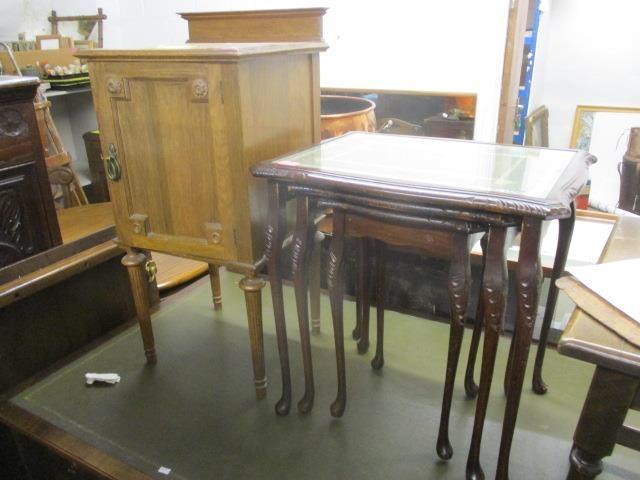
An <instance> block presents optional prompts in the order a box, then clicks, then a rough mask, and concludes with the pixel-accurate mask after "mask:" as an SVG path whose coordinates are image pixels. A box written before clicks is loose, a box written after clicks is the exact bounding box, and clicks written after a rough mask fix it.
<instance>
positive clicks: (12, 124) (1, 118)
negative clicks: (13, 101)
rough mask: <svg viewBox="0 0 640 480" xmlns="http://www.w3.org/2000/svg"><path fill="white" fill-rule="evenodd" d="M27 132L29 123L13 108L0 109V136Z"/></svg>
mask: <svg viewBox="0 0 640 480" xmlns="http://www.w3.org/2000/svg"><path fill="white" fill-rule="evenodd" d="M28 133H29V125H27V122H26V121H25V120H24V118H22V115H21V114H20V112H19V111H18V110H16V109H14V108H5V109H3V110H0V136H5V137H12V138H15V137H20V136H22V135H27V134H28Z"/></svg>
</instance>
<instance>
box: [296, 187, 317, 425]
mask: <svg viewBox="0 0 640 480" xmlns="http://www.w3.org/2000/svg"><path fill="white" fill-rule="evenodd" d="M309 203H310V202H309V198H308V197H306V196H299V197H298V198H297V200H296V210H297V213H296V229H295V233H294V236H293V258H292V270H293V285H294V290H295V296H296V307H297V310H298V326H299V328H300V346H301V348H302V365H303V368H304V396H303V397H302V399H301V400H300V401H299V402H298V411H299V412H301V413H308V412H310V411H311V409H312V408H313V399H314V395H315V389H314V384H313V362H312V358H311V339H310V336H309V313H308V312H309V309H308V302H307V291H308V283H309V275H308V273H309V272H308V270H309V269H308V264H309V250H311V248H310V246H312V245H310V244H312V241H313V237H314V233H315V232H314V230H315V228H314V227H313V221H311V219H310V218H309V210H310V208H309Z"/></svg>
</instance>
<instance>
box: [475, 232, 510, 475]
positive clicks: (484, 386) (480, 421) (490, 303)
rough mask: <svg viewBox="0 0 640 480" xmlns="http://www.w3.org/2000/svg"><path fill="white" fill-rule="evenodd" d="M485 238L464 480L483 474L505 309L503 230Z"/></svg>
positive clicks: (490, 233) (491, 233)
mask: <svg viewBox="0 0 640 480" xmlns="http://www.w3.org/2000/svg"><path fill="white" fill-rule="evenodd" d="M488 235H489V238H488V242H487V253H486V265H485V269H484V275H483V279H482V302H483V303H484V320H485V333H484V349H483V352H482V370H481V372H480V386H479V389H478V401H477V403H476V415H475V419H474V423H473V433H472V436H471V446H470V447H469V457H468V459H467V479H468V480H477V479H484V472H483V471H482V467H481V466H480V444H481V441H482V430H483V428H484V420H485V417H486V414H487V404H488V402H489V393H490V390H491V380H492V378H493V369H494V365H495V360H496V350H497V348H498V338H499V337H500V328H501V327H502V319H503V317H504V308H505V290H506V277H507V273H506V269H507V266H506V262H505V253H504V247H505V235H506V231H505V228H504V227H500V226H492V227H491V228H490V230H489V234H488Z"/></svg>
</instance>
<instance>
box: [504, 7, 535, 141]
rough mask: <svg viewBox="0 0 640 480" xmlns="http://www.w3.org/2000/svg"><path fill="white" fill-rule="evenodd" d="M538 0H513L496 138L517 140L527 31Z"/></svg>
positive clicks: (506, 43) (510, 10) (510, 9)
mask: <svg viewBox="0 0 640 480" xmlns="http://www.w3.org/2000/svg"><path fill="white" fill-rule="evenodd" d="M530 1H535V0H511V1H510V7H509V23H508V26H507V38H506V42H505V48H504V64H503V67H502V88H501V92H500V109H499V111H498V131H497V135H496V142H498V143H505V144H511V143H513V131H514V120H515V117H516V109H517V106H518V91H519V86H520V72H521V69H522V54H523V50H524V34H525V31H526V28H527V12H528V10H529V2H530Z"/></svg>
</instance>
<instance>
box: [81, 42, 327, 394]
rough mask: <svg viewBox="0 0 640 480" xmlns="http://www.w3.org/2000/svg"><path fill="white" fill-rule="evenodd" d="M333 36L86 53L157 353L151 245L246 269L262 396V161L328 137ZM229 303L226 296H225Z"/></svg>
mask: <svg viewBox="0 0 640 480" xmlns="http://www.w3.org/2000/svg"><path fill="white" fill-rule="evenodd" d="M325 48H326V45H325V44H324V43H320V42H308V43H302V42H299V43H288V44H287V43H274V44H269V43H260V44H255V43H244V44H191V45H186V46H181V47H176V48H164V49H152V50H129V51H122V50H121V51H109V50H91V51H84V52H78V56H79V57H81V58H83V59H85V60H87V61H88V62H89V69H90V73H91V85H92V90H93V97H94V104H95V106H96V111H97V114H98V124H99V128H100V136H101V145H102V155H103V157H104V158H106V159H107V160H106V170H107V175H108V177H109V191H110V195H111V200H112V203H113V207H114V216H115V220H116V229H117V233H118V238H119V241H120V242H121V243H122V244H123V245H124V246H126V247H127V248H128V254H127V255H126V256H125V258H124V260H123V263H124V264H125V265H126V266H128V267H129V272H130V277H131V281H132V287H133V291H134V296H135V298H136V304H137V313H138V319H139V321H140V326H141V331H142V336H143V342H144V347H145V353H146V355H147V359H148V361H150V362H154V361H155V347H154V340H153V333H152V330H151V323H150V320H149V313H148V305H147V299H146V297H145V294H144V288H142V287H143V283H144V282H145V281H146V278H147V275H145V267H147V270H148V271H151V270H152V268H151V265H150V264H149V262H148V260H147V257H146V254H145V252H146V251H147V250H151V251H159V252H164V253H168V254H172V255H179V256H184V257H189V258H193V259H196V260H203V261H205V262H208V263H209V264H210V265H211V266H212V267H211V277H212V287H213V290H214V299H215V298H216V297H218V299H219V282H218V281H217V268H218V266H220V265H225V266H226V267H227V268H228V269H230V270H233V271H237V272H241V273H243V274H244V275H245V278H244V279H243V280H242V281H241V282H240V287H241V288H242V289H243V290H244V291H245V296H246V301H247V312H248V317H249V330H250V338H251V347H252V354H253V366H254V376H255V385H256V394H257V395H258V397H263V396H264V394H265V392H266V377H265V370H264V354H263V347H262V317H261V294H260V291H261V288H262V287H263V286H264V280H263V279H261V278H259V277H257V276H256V274H257V272H258V271H259V270H260V269H261V268H262V267H263V266H264V259H263V258H262V255H263V254H262V252H263V239H264V225H265V216H266V205H265V203H266V202H265V198H266V193H265V192H264V191H263V189H264V187H265V186H264V185H262V182H259V181H257V180H255V179H253V178H252V176H251V174H250V172H249V167H250V166H251V165H253V164H255V163H257V162H260V161H263V160H268V159H271V158H274V157H277V156H279V155H283V154H285V153H288V152H291V151H293V150H297V149H301V148H304V147H307V146H309V145H312V144H313V143H317V142H318V141H319V140H320V92H319V76H318V53H319V52H320V51H322V50H324V49H325ZM216 303H218V302H216Z"/></svg>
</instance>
